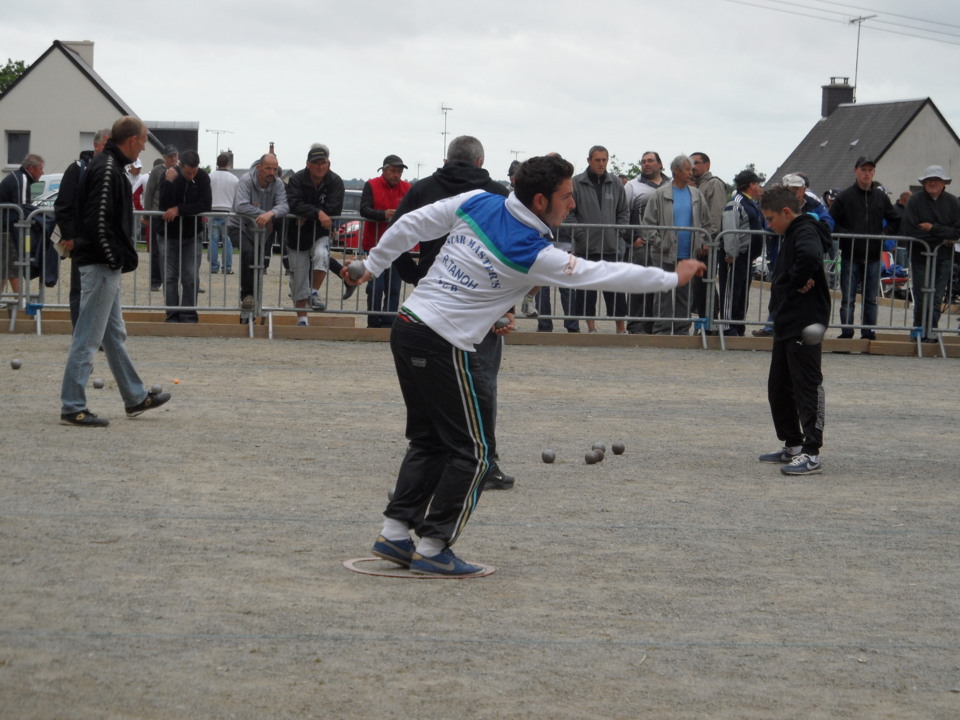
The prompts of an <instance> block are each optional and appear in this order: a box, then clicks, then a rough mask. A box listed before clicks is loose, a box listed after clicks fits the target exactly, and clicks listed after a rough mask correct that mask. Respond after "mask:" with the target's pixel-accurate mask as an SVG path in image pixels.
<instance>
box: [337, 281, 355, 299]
mask: <svg viewBox="0 0 960 720" xmlns="http://www.w3.org/2000/svg"><path fill="white" fill-rule="evenodd" d="M356 289H357V286H356V285H347V284H346V283H344V284H343V295H341V296H340V299H341V300H349V299H350V298H351V297H352V296H353V293H354V292H355V291H356Z"/></svg>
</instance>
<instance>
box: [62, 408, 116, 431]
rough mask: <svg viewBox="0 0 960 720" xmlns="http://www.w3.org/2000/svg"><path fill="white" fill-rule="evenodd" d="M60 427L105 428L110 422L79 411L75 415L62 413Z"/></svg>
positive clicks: (84, 411) (86, 411) (90, 413)
mask: <svg viewBox="0 0 960 720" xmlns="http://www.w3.org/2000/svg"><path fill="white" fill-rule="evenodd" d="M60 424H61V425H76V426H77V427H106V426H107V425H109V424H110V421H109V420H107V419H106V418H100V417H97V416H96V415H94V414H93V413H92V412H90V411H89V410H81V411H79V412H75V413H63V414H61V415H60Z"/></svg>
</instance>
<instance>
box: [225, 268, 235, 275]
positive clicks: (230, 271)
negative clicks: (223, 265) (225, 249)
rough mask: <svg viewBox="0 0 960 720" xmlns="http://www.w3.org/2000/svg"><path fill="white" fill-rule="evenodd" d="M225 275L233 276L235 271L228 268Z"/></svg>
mask: <svg viewBox="0 0 960 720" xmlns="http://www.w3.org/2000/svg"><path fill="white" fill-rule="evenodd" d="M223 274H224V275H233V270H231V269H230V268H227V269H226V270H224V271H223Z"/></svg>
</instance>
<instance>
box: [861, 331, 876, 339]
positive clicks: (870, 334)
mask: <svg viewBox="0 0 960 720" xmlns="http://www.w3.org/2000/svg"><path fill="white" fill-rule="evenodd" d="M860 339H861V340H876V339H877V334H876V333H875V332H865V333H861V335H860Z"/></svg>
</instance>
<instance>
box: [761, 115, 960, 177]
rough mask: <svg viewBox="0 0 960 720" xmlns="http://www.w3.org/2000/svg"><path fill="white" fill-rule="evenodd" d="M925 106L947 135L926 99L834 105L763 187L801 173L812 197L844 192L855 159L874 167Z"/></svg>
mask: <svg viewBox="0 0 960 720" xmlns="http://www.w3.org/2000/svg"><path fill="white" fill-rule="evenodd" d="M927 104H929V105H930V106H931V107H932V108H933V110H934V112H935V113H936V114H937V116H938V117H940V118H941V120H943V123H944V126H945V127H946V128H947V129H949V130H950V132H951V133H953V130H952V129H950V125H949V123H947V122H946V120H945V119H943V116H942V115H941V114H940V111H939V110H938V109H937V106H936V105H934V104H933V101H932V100H931V99H930V98H923V99H921V100H903V101H897V102H885V103H865V104H861V103H856V104H853V103H851V104H843V105H839V106H837V108H836V109H835V110H834V111H833V112H832V113H831V114H830V115H829V116H828V117H825V118H821V119H820V120H819V121H818V122H817V124H816V125H814V126H813V129H812V130H810V132H809V133H808V134H807V136H806V137H805V138H804V139H803V141H802V142H801V143H800V144H799V145H797V147H796V149H795V150H794V151H793V152H792V153H791V154H790V156H789V157H788V158H787V159H786V160H785V161H784V162H783V164H782V165H781V166H780V167H779V168H777V171H776V172H775V173H774V174H773V175H771V176H770V180H769V181H768V182H767V186H768V187H769V186H770V185H772V184H773V183H774V182H780V181H781V179H782V178H783V176H784V175H785V174H787V173H791V172H797V171H800V172H804V173H806V174H807V177H809V178H810V189H811V190H814V191H815V192H817V193H818V194H821V193H823V191H824V190H827V189H829V188H845V187H847V186H848V185H850V183H851V182H852V178H853V166H854V163H855V162H856V160H857V158H858V157H860V156H861V155H864V156H867V157H871V158H873V159H874V160H875V161H876V162H877V163H880V162H881V161H882V160H883V154H884V153H885V152H886V151H887V150H888V149H889V148H890V146H891V145H893V143H894V142H895V141H896V139H897V138H898V137H899V136H900V134H901V133H902V132H903V131H904V129H906V127H907V126H908V125H909V124H910V122H911V121H912V120H913V119H914V118H915V117H916V116H917V114H918V113H919V112H920V111H921V110H922V109H923V108H924V107H925V106H926V105H927ZM953 135H954V138H956V134H955V133H953ZM958 142H960V139H958Z"/></svg>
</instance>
